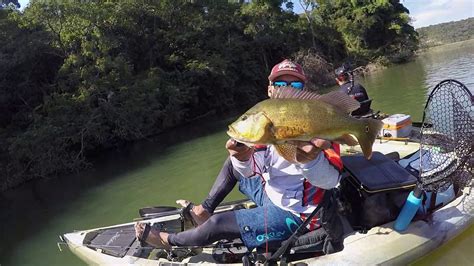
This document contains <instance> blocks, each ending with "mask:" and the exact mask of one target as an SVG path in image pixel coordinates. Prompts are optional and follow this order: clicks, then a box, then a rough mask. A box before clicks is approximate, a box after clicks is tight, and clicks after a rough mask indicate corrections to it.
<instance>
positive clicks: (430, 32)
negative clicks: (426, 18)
mask: <svg viewBox="0 0 474 266" xmlns="http://www.w3.org/2000/svg"><path fill="white" fill-rule="evenodd" d="M416 31H417V32H418V35H419V38H420V48H428V47H433V46H438V45H443V44H447V43H453V42H460V41H465V40H469V39H473V38H474V18H468V19H463V20H459V21H453V22H447V23H441V24H437V25H432V26H428V27H423V28H419V29H417V30H416Z"/></svg>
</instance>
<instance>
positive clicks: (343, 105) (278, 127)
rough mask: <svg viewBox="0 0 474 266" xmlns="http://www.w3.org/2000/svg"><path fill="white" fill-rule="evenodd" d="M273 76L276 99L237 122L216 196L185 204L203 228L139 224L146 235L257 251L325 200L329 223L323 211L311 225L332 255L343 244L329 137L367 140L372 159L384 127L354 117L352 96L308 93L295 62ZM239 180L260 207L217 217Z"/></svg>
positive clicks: (336, 165) (152, 239) (337, 167)
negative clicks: (329, 197) (234, 242)
mask: <svg viewBox="0 0 474 266" xmlns="http://www.w3.org/2000/svg"><path fill="white" fill-rule="evenodd" d="M268 79H269V82H270V84H269V86H268V95H269V97H270V99H268V100H265V101H262V102H260V103H258V104H257V105H256V106H254V107H253V108H251V109H250V110H249V111H247V112H246V113H245V114H244V115H242V116H241V117H240V118H239V119H238V120H237V121H235V122H234V123H232V124H231V125H230V126H229V131H228V132H227V133H228V134H229V136H231V139H229V140H228V141H227V143H226V148H227V150H228V151H229V154H230V157H229V159H227V160H226V162H225V164H224V166H223V168H222V170H221V172H220V173H219V175H218V177H217V179H216V181H215V183H214V185H213V187H212V189H211V191H210V193H209V195H208V197H207V198H206V199H205V200H204V201H203V203H202V204H200V205H196V206H194V205H192V203H189V202H187V201H184V200H180V201H177V203H179V204H181V205H183V206H184V207H185V208H184V211H185V214H187V215H188V216H189V217H190V219H191V220H192V221H193V222H194V224H195V225H196V228H194V229H191V230H187V231H184V232H180V233H165V232H160V231H159V230H158V229H157V228H150V226H149V225H147V224H144V223H138V224H137V225H136V227H135V229H136V234H137V237H138V238H139V239H140V240H143V241H146V242H147V243H149V244H151V245H154V246H164V247H169V246H203V245H209V244H212V243H213V242H215V241H217V240H221V239H235V238H240V239H242V241H243V242H244V244H245V245H246V246H247V247H248V248H249V249H250V250H251V249H253V248H255V247H262V246H266V247H267V248H268V246H277V245H279V244H280V243H281V241H283V240H285V239H287V238H288V237H289V236H290V235H291V234H292V233H293V232H294V231H295V230H296V228H298V226H299V225H300V224H302V223H303V221H304V220H305V217H308V216H309V215H310V214H311V213H312V212H313V211H314V210H315V208H316V206H317V205H318V204H323V206H327V208H322V209H321V212H325V214H324V215H320V214H321V212H319V213H318V216H321V217H323V218H322V219H323V220H319V218H317V217H318V216H315V218H313V220H312V221H310V223H309V224H308V226H307V229H308V230H309V231H311V230H315V232H320V234H319V236H321V238H320V239H322V240H323V241H321V251H323V252H324V253H332V252H335V251H338V250H340V249H342V230H340V226H341V224H340V221H339V219H338V218H337V216H336V215H334V212H335V206H329V205H328V204H326V205H324V203H323V202H322V200H323V199H324V198H325V197H324V194H325V193H326V191H328V190H330V189H332V188H334V187H335V186H336V185H337V184H338V182H339V180H340V176H341V175H340V173H341V171H342V162H341V160H340V158H339V155H338V153H337V152H335V151H334V149H333V148H332V147H333V146H332V143H331V142H330V141H328V140H331V141H333V140H334V141H338V142H341V143H347V144H350V145H355V144H357V141H359V142H360V143H361V146H362V149H363V151H364V154H365V155H366V156H367V157H368V158H370V156H371V152H372V151H371V146H372V144H373V141H374V139H375V136H376V134H377V132H378V130H379V129H380V127H381V124H380V123H379V122H374V121H371V120H357V119H354V118H351V117H350V116H349V115H348V114H349V113H350V112H351V111H352V110H354V109H357V108H358V107H359V105H358V103H357V101H355V100H353V99H351V98H350V97H348V96H347V95H345V94H344V93H338V92H333V93H330V94H326V95H322V96H321V95H316V94H314V93H311V92H309V91H306V90H303V89H304V85H305V84H304V83H305V82H306V76H305V74H304V72H303V69H302V67H301V66H300V65H299V64H296V63H294V62H291V61H289V60H284V61H282V62H280V63H279V64H277V65H275V66H274V67H273V69H272V71H271V73H270V76H269V77H268ZM354 136H355V137H354ZM237 183H238V184H239V189H240V191H241V192H242V193H244V194H245V195H246V196H247V197H248V198H249V199H251V200H253V201H254V202H255V203H256V205H257V207H256V208H252V209H241V210H235V211H230V212H222V213H218V214H215V215H213V211H214V209H215V208H216V207H217V206H218V205H219V204H220V203H221V202H222V200H223V199H224V198H225V196H226V195H227V194H228V193H229V192H230V191H231V190H232V189H233V187H234V186H235V185H236V184H237ZM325 217H326V218H325ZM324 218H325V219H326V220H325V219H324ZM328 219H330V220H328ZM326 242H328V243H326Z"/></svg>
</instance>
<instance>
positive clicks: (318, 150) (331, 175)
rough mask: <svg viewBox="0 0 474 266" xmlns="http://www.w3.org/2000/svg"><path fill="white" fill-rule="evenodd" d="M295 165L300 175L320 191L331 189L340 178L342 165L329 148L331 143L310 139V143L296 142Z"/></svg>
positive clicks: (336, 155)
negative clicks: (320, 189) (296, 163)
mask: <svg viewBox="0 0 474 266" xmlns="http://www.w3.org/2000/svg"><path fill="white" fill-rule="evenodd" d="M297 144H298V152H297V160H298V161H299V162H300V164H299V165H297V167H298V168H300V169H301V173H302V175H303V176H304V177H305V178H306V179H307V180H308V181H309V182H310V183H311V184H312V185H314V186H317V187H320V188H322V189H330V188H333V187H335V186H336V185H337V183H339V180H340V178H341V175H340V171H342V163H340V157H339V155H338V154H336V153H335V152H334V150H332V149H330V148H331V142H329V141H327V140H322V139H312V140H311V141H310V142H298V143H297Z"/></svg>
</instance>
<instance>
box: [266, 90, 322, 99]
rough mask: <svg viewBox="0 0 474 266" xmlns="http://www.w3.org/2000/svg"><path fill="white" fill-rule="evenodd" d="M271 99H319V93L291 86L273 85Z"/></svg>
mask: <svg viewBox="0 0 474 266" xmlns="http://www.w3.org/2000/svg"><path fill="white" fill-rule="evenodd" d="M272 98H273V99H305V100H312V99H319V98H321V95H319V94H317V93H315V92H312V91H309V90H296V89H294V88H291V87H275V90H274V92H273V93H272Z"/></svg>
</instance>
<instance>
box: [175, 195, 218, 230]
mask: <svg viewBox="0 0 474 266" xmlns="http://www.w3.org/2000/svg"><path fill="white" fill-rule="evenodd" d="M190 203H191V202H190V201H188V200H182V199H181V200H177V201H176V204H178V205H181V206H182V207H186V206H188V204H190ZM189 212H190V213H191V216H192V217H193V219H194V221H196V223H197V224H198V225H201V224H203V223H204V222H205V221H207V219H209V217H211V215H210V214H209V213H208V212H207V211H206V209H204V208H203V207H202V205H194V207H193V208H192V209H191V210H190V211H189Z"/></svg>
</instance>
